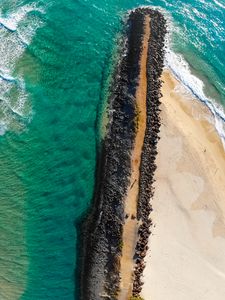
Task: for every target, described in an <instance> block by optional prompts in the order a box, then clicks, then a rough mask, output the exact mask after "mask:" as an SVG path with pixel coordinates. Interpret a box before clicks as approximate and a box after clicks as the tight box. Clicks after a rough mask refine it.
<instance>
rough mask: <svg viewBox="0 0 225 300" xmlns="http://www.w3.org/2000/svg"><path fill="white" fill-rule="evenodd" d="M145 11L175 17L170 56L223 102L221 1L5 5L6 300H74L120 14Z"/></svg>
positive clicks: (0, 213) (0, 181)
mask: <svg viewBox="0 0 225 300" xmlns="http://www.w3.org/2000/svg"><path fill="white" fill-rule="evenodd" d="M220 1H222V0H220ZM221 3H222V2H221ZM141 4H144V5H156V6H160V7H163V8H164V9H166V10H167V11H168V13H169V15H170V16H172V17H173V23H174V27H173V31H174V45H173V49H174V50H175V51H178V52H180V53H182V54H183V55H184V57H185V58H186V59H187V61H189V63H190V64H191V67H192V70H193V72H194V73H195V74H196V75H198V76H199V77H200V78H201V79H202V80H203V81H205V82H207V83H208V87H209V88H208V90H207V91H206V94H207V95H208V96H210V97H212V98H214V99H215V101H217V102H218V103H224V99H225V97H224V95H225V90H224V82H225V79H224V78H225V77H224V72H223V68H224V61H223V54H222V45H223V43H224V41H225V34H224V30H223V25H225V24H224V22H225V21H224V20H225V18H223V17H224V10H223V9H222V7H220V6H218V5H216V4H214V3H209V4H207V5H206V4H204V3H203V1H202V2H199V1H197V0H196V1H194V0H192V1H189V2H188V4H184V3H182V2H181V1H175V3H173V4H171V3H170V1H137V0H136V1H134V0H130V1H128V0H124V1H118V0H114V1H111V0H108V1H106V0H105V1H104V0H98V1H97V0H96V1H94V0H90V1H87V0H86V1H85V0H83V1H81V0H76V1H75V0H63V1H62V0H61V1H60V0H53V1H32V2H31V1H16V0H14V1H13V0H7V1H1V4H0V8H1V9H2V11H1V16H2V17H4V20H2V19H0V23H1V24H4V25H5V26H2V25H1V26H0V42H1V45H0V54H1V57H0V99H1V101H0V133H1V134H2V135H1V136H0V166H1V168H0V169H1V172H0V187H1V192H0V234H1V247H0V264H1V267H0V287H1V289H0V299H3V300H14V299H21V300H33V299H34V300H42V299H43V300H48V299H49V300H50V299H51V300H53V299H54V300H56V299H60V300H72V299H74V298H75V299H76V283H75V279H74V272H75V269H76V257H77V255H78V253H77V243H79V241H78V240H77V230H76V227H75V224H76V222H77V220H79V218H80V217H81V216H82V215H83V214H84V213H85V212H86V211H87V209H88V207H89V205H90V201H91V199H92V194H93V189H94V180H95V178H94V176H95V164H96V146H97V140H98V129H97V127H96V119H97V117H98V116H99V110H100V106H101V103H102V101H103V100H104V92H103V86H104V85H105V84H106V80H107V74H108V71H109V70H110V68H111V62H112V60H111V56H112V53H113V51H114V50H115V46H116V41H117V37H118V34H119V33H120V32H121V28H122V23H121V19H122V17H123V14H124V13H125V12H126V11H127V10H128V9H130V8H133V7H136V6H138V5H141ZM224 4H225V3H224ZM222 5H223V3H222ZM178 7H179V10H178ZM194 7H195V8H196V10H197V12H200V13H202V14H205V15H206V16H207V14H211V15H212V14H214V16H215V18H214V21H215V22H217V23H218V26H219V27H215V28H212V27H211V26H210V24H209V20H208V19H205V20H204V18H203V17H201V18H200V17H198V14H197V13H196V12H195V11H193V8H194ZM21 8H22V9H21ZM186 9H188V11H189V15H188V14H187V11H186ZM6 20H8V21H10V23H6ZM183 24H185V26H183ZM15 25H17V26H16V28H15ZM199 26H205V28H206V31H203V30H202V31H201V32H200V31H199ZM178 28H180V31H178ZM207 29H208V31H207ZM187 34H188V35H189V36H188V37H187ZM215 43H217V45H218V43H219V46H218V47H217V49H216V50H215V49H214V48H213V45H214V44H215ZM206 49H211V52H209V51H206ZM193 57H194V58H195V60H196V63H193ZM187 74H188V73H187ZM1 76H2V77H1ZM7 76H8V77H9V76H11V77H13V78H14V81H13V80H11V79H10V80H9V78H8V77H7ZM181 79H182V78H181ZM185 80H186V81H187V82H188V75H187V77H186V79H185ZM191 89H192V91H193V92H195V93H196V94H198V95H200V94H201V93H200V94H199V92H198V91H197V90H196V91H195V90H194V87H193V85H191ZM200 92H202V91H200ZM203 100H205V99H203ZM221 114H222V113H221ZM222 116H223V115H222ZM220 120H222V117H221V118H220ZM222 134H223V133H221V135H222Z"/></svg>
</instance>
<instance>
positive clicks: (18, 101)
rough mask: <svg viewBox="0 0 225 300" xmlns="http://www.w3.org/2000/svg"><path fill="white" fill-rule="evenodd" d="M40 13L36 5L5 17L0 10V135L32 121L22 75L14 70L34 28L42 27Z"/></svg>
mask: <svg viewBox="0 0 225 300" xmlns="http://www.w3.org/2000/svg"><path fill="white" fill-rule="evenodd" d="M32 12H35V13H34V14H31V13H32ZM36 12H39V13H36ZM43 13H44V10H43V9H42V8H40V7H38V6H37V5H36V4H30V5H25V6H22V7H19V8H17V9H16V10H11V11H9V12H8V13H7V14H5V15H4V16H3V15H2V13H1V11H0V57H1V60H0V115H1V117H0V135H3V134H4V133H5V132H6V131H7V130H13V131H15V130H16V131H17V130H18V129H21V128H23V127H24V125H25V123H27V122H28V121H29V120H30V119H31V115H32V110H31V105H30V103H29V100H28V98H29V97H28V94H27V91H26V85H25V82H24V79H23V74H21V72H20V73H19V74H15V72H14V70H15V65H16V64H17V62H18V61H19V59H20V57H21V56H22V55H23V53H24V51H25V49H26V47H27V46H28V45H29V44H30V42H31V40H32V38H33V36H34V35H35V32H36V30H37V28H39V27H40V26H41V25H42V24H43V21H42V19H41V17H40V16H41V15H40V14H43Z"/></svg>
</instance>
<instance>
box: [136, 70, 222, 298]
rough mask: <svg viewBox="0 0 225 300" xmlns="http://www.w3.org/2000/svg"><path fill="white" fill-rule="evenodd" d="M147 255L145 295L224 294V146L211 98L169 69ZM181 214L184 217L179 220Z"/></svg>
mask: <svg viewBox="0 0 225 300" xmlns="http://www.w3.org/2000/svg"><path fill="white" fill-rule="evenodd" d="M162 80H163V81H164V83H163V85H162V94H163V97H162V99H161V101H162V106H161V110H162V111H161V114H160V115H161V121H162V124H161V132H160V141H159V143H158V156H157V159H156V164H157V170H156V173H155V183H154V188H155V193H154V196H153V198H152V199H151V203H152V207H153V212H152V214H151V218H152V221H153V224H154V225H155V227H152V235H151V237H150V240H149V247H150V250H148V253H147V256H146V259H145V263H146V267H145V270H144V273H143V274H144V276H143V281H144V285H143V290H142V293H141V295H142V297H143V298H144V299H145V300H150V299H155V300H162V299H165V297H166V298H167V299H169V300H173V299H182V300H186V299H187V300H188V299H194V298H198V299H206V300H211V299H218V300H222V299H223V298H224V294H225V288H224V278H225V260H224V259H223V253H224V249H225V229H224V228H225V204H224V199H225V187H224V178H225V152H224V149H223V145H222V142H221V139H220V137H219V136H218V133H217V131H216V129H215V126H214V124H213V121H214V118H213V117H212V115H211V112H210V111H209V110H208V108H207V107H206V106H204V105H203V104H202V103H201V102H199V101H198V100H196V99H194V98H192V97H191V96H190V95H189V94H187V93H185V90H184V87H182V86H181V85H180V83H179V82H178V81H177V80H176V79H175V78H174V77H173V75H172V74H171V73H170V72H168V71H167V70H166V71H164V73H163V76H162ZM178 220H179V223H178Z"/></svg>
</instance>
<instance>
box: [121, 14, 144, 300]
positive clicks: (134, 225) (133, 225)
mask: <svg viewBox="0 0 225 300" xmlns="http://www.w3.org/2000/svg"><path fill="white" fill-rule="evenodd" d="M149 24H150V18H149V16H147V17H146V20H145V26H144V38H143V50H142V54H141V59H140V77H139V86H138V88H137V92H136V104H137V111H138V112H139V114H138V129H137V134H136V137H135V142H134V149H133V151H132V158H131V170H132V171H131V179H130V187H129V188H128V192H127V195H126V198H125V200H124V201H125V214H128V215H129V217H128V218H127V219H125V224H124V227H123V249H122V257H121V270H120V277H121V284H120V288H121V291H120V293H119V297H118V299H119V300H127V299H129V297H130V296H131V292H132V283H133V280H132V278H133V268H134V260H133V256H134V252H135V246H136V242H137V231H138V222H137V220H136V218H135V219H133V218H132V217H131V216H132V215H133V216H136V214H137V197H138V192H139V176H140V172H139V167H140V162H141V152H142V146H143V142H144V136H145V129H146V94H147V76H146V65H147V53H148V41H149V37H150V26H149Z"/></svg>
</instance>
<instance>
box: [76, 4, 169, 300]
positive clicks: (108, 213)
mask: <svg viewBox="0 0 225 300" xmlns="http://www.w3.org/2000/svg"><path fill="white" fill-rule="evenodd" d="M146 16H149V17H150V25H149V26H150V27H151V29H150V30H151V33H152V34H151V38H150V39H149V42H148V51H147V64H146V66H147V91H146V107H147V109H146V114H147V120H146V125H147V128H146V130H145V136H144V145H143V148H142V152H141V153H139V156H140V157H139V159H140V165H141V166H140V175H141V177H140V178H139V182H138V185H139V186H140V190H139V191H138V192H137V193H138V199H137V203H136V204H137V218H138V220H139V222H140V226H139V228H138V238H137V240H136V251H134V252H133V255H132V257H131V258H130V259H132V258H133V257H134V259H135V260H134V264H135V268H134V280H133V282H132V283H131V291H130V296H132V295H133V296H137V295H139V293H140V291H141V286H142V283H141V281H140V278H141V275H142V272H143V268H142V265H143V259H144V256H145V254H146V244H147V241H148V237H149V234H150V230H149V226H150V225H151V223H152V222H151V220H150V219H149V214H150V212H151V206H150V205H149V202H148V201H147V199H148V198H149V197H150V196H151V193H152V192H153V191H152V190H151V185H152V182H153V174H154V171H155V164H154V160H155V157H156V154H157V152H156V145H157V141H158V132H159V126H160V120H159V111H160V110H159V105H160V101H159V98H160V96H161V95H160V87H161V81H160V75H161V72H162V69H163V57H164V50H163V47H164V37H165V33H166V28H165V19H164V17H163V15H162V14H161V13H159V12H158V11H155V10H152V9H148V8H145V9H141V8H139V9H136V10H135V11H132V12H131V13H130V14H129V18H128V21H127V27H126V36H125V37H124V38H125V40H126V37H127V38H128V39H127V41H126V43H125V47H124V49H122V52H121V61H120V62H119V63H118V65H117V66H116V70H115V73H114V80H113V82H112V85H111V91H110V92H111V93H110V94H111V96H110V99H109V123H108V126H107V133H106V136H105V138H104V140H103V143H102V147H101V153H99V157H98V168H97V175H98V176H97V181H96V189H95V197H94V202H93V205H92V211H91V212H90V214H89V216H88V218H87V219H86V221H85V223H84V229H83V243H82V256H81V258H80V265H81V268H80V286H81V287H80V299H82V300H83V299H85V300H96V299H118V295H119V293H120V290H121V287H120V280H121V279H120V271H121V255H122V248H123V230H124V222H125V218H126V216H125V214H126V211H125V206H126V203H124V196H125V195H126V194H127V191H128V188H129V186H130V180H131V173H132V171H131V166H132V162H131V159H132V151H133V149H134V141H135V137H136V135H137V127H136V125H137V111H136V108H137V103H136V98H135V97H136V92H137V88H138V80H137V79H138V77H139V74H140V71H141V70H140V69H141V65H140V59H141V53H142V41H143V39H144V34H143V33H144V20H145V18H146ZM142 134H143V133H142ZM148 155H150V156H151V164H150V166H149V165H147V157H148ZM131 184H132V183H131ZM145 188H146V189H145ZM134 234H135V233H134ZM143 247H144V250H143V249H142V248H143ZM131 254H132V253H131Z"/></svg>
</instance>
